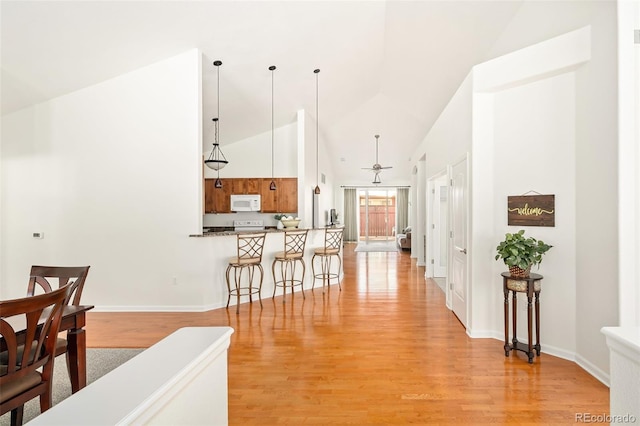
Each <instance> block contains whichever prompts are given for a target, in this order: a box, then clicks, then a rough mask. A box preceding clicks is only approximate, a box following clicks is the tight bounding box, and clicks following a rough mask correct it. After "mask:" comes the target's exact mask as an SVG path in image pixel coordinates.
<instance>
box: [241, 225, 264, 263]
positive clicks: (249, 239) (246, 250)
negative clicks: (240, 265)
mask: <svg viewBox="0 0 640 426" xmlns="http://www.w3.org/2000/svg"><path fill="white" fill-rule="evenodd" d="M266 235H267V233H266V232H262V233H255V234H238V260H239V261H241V262H242V261H247V260H255V261H258V262H262V249H263V247H264V240H265V237H266Z"/></svg>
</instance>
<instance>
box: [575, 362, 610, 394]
mask: <svg viewBox="0 0 640 426" xmlns="http://www.w3.org/2000/svg"><path fill="white" fill-rule="evenodd" d="M576 364H578V365H579V366H580V367H582V369H583V370H585V371H586V372H587V373H589V374H591V375H592V376H593V377H595V378H596V379H598V380H599V381H600V382H602V384H603V385H605V386H606V387H609V388H610V387H611V376H610V375H609V374H607V373H606V372H604V371H602V370H601V369H599V368H598V367H596V366H595V365H593V364H592V363H590V362H589V361H587V360H586V359H584V358H583V357H581V356H580V355H576Z"/></svg>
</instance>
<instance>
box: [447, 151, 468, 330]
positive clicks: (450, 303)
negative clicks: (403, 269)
mask: <svg viewBox="0 0 640 426" xmlns="http://www.w3.org/2000/svg"><path fill="white" fill-rule="evenodd" d="M462 162H465V163H466V176H467V179H466V182H465V187H466V191H467V194H466V206H465V207H466V211H465V216H466V217H465V226H466V229H467V235H466V241H465V245H466V249H467V255H466V258H465V268H466V273H465V278H464V283H463V288H464V294H465V298H464V301H465V321H464V323H463V324H462V325H463V326H464V327H465V329H467V330H468V326H467V324H468V323H469V318H470V316H469V315H470V310H471V309H470V308H471V292H470V291H469V290H470V289H469V282H470V279H469V275H470V274H469V272H470V270H471V255H472V253H471V252H470V248H471V185H470V182H471V156H470V155H469V153H468V152H467V153H465V154H464V155H463V156H462V157H460V158H459V159H458V161H455V162H454V163H453V164H451V165H450V166H449V172H450V173H449V187H450V188H451V187H452V186H453V168H454V166H455V165H457V164H459V163H462ZM449 194H450V195H451V196H450V197H449V203H450V204H449V207H450V208H449V212H448V213H449V256H448V259H447V307H448V308H449V309H450V310H452V311H453V286H452V285H451V282H450V278H451V277H452V276H453V270H452V269H453V250H454V247H453V242H452V241H451V240H452V238H453V226H452V225H453V215H454V212H453V202H452V201H451V199H452V198H453V194H452V191H449ZM461 322H462V321H461Z"/></svg>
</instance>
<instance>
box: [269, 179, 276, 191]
mask: <svg viewBox="0 0 640 426" xmlns="http://www.w3.org/2000/svg"><path fill="white" fill-rule="evenodd" d="M269 189H270V190H271V191H275V190H276V181H274V180H272V181H271V184H269Z"/></svg>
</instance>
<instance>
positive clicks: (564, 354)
mask: <svg viewBox="0 0 640 426" xmlns="http://www.w3.org/2000/svg"><path fill="white" fill-rule="evenodd" d="M467 335H468V336H469V337H471V338H473V339H487V338H489V339H496V340H499V341H500V342H501V343H503V344H504V334H501V333H500V332H498V331H495V330H469V329H467ZM518 341H520V342H522V343H527V339H522V338H518ZM540 352H542V353H543V354H548V355H552V356H555V357H558V358H562V359H566V360H567V361H571V362H575V363H576V364H578V366H580V368H582V369H583V370H584V371H586V372H587V373H589V374H590V375H592V376H593V377H595V378H596V379H598V381H600V382H601V383H602V384H604V385H605V386H607V387H610V377H609V374H607V373H606V372H604V371H602V370H601V369H600V368H598V367H596V366H595V365H593V364H592V363H590V362H589V361H587V360H586V359H584V358H583V357H581V356H580V355H577V354H576V353H574V352H571V351H567V350H566V349H562V348H558V347H555V346H551V345H542V348H541V350H540Z"/></svg>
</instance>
